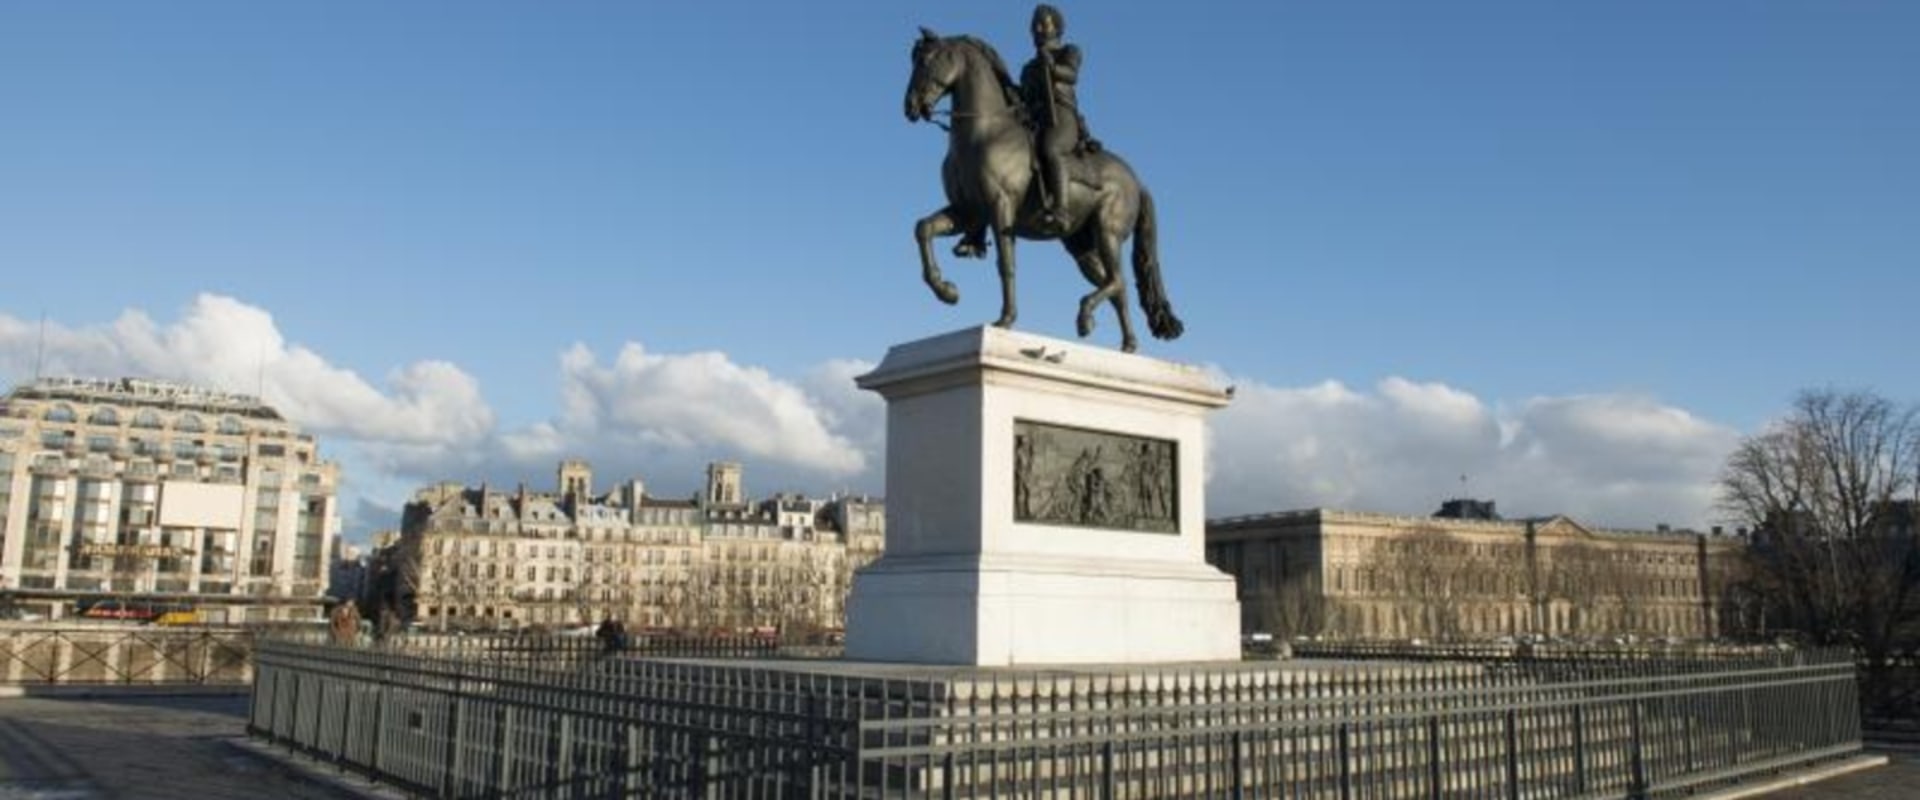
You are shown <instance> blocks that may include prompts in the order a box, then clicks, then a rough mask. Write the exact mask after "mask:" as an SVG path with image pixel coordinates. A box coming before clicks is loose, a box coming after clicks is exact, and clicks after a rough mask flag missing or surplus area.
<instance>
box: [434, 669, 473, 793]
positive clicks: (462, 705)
mask: <svg viewBox="0 0 1920 800" xmlns="http://www.w3.org/2000/svg"><path fill="white" fill-rule="evenodd" d="M454 686H455V687H456V688H455V690H454V691H456V692H459V691H460V689H459V688H458V687H459V679H458V678H455V680H454ZM466 705H467V698H466V695H464V694H455V695H454V698H453V702H452V703H450V704H448V706H447V766H446V774H445V775H444V776H442V778H441V780H440V796H441V797H458V796H460V791H459V788H460V766H461V762H462V761H463V760H464V757H465V755H466V753H465V750H466V747H464V745H465V744H466V737H465V731H463V730H462V728H463V727H465V726H464V724H463V723H465V722H466V720H465V719H464V718H465V716H466V715H465V714H463V713H462V712H464V711H465V710H466Z"/></svg>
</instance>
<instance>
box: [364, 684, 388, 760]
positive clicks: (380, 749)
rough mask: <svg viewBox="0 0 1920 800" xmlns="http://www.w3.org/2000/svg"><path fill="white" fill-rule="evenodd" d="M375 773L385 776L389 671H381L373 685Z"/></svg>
mask: <svg viewBox="0 0 1920 800" xmlns="http://www.w3.org/2000/svg"><path fill="white" fill-rule="evenodd" d="M373 693H374V698H373V758H371V759H368V760H369V761H372V762H373V771H374V774H376V775H385V774H386V773H385V772H382V771H381V770H380V762H381V760H382V759H381V758H380V756H381V754H382V753H384V752H386V747H384V746H383V745H385V744H386V742H385V739H386V736H387V671H386V670H384V669H382V670H380V677H379V678H377V679H376V682H375V683H374V685H373Z"/></svg>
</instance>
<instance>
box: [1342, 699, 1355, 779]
mask: <svg viewBox="0 0 1920 800" xmlns="http://www.w3.org/2000/svg"><path fill="white" fill-rule="evenodd" d="M1340 713H1342V714H1344V713H1347V709H1345V708H1342V709H1340ZM1350 725H1351V723H1348V722H1346V721H1345V720H1342V721H1341V722H1340V736H1339V742H1340V800H1353V742H1352V733H1351V731H1350V730H1349V727H1350Z"/></svg>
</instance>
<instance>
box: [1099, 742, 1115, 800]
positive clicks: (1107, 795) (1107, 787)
mask: <svg viewBox="0 0 1920 800" xmlns="http://www.w3.org/2000/svg"><path fill="white" fill-rule="evenodd" d="M1116 788H1117V787H1115V786H1114V785H1113V740H1112V739H1108V740H1106V741H1104V742H1101V743H1100V797H1101V798H1103V800H1113V798H1115V797H1117V796H1119V793H1118V792H1116V791H1115V789H1116Z"/></svg>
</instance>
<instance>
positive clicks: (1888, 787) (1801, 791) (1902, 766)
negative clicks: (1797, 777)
mask: <svg viewBox="0 0 1920 800" xmlns="http://www.w3.org/2000/svg"><path fill="white" fill-rule="evenodd" d="M1868 752H1877V753H1879V754H1881V755H1884V756H1886V757H1887V765H1886V766H1884V767H1875V768H1873V769H1869V770H1863V771H1860V772H1856V773H1854V774H1852V775H1842V776H1840V777H1837V778H1834V779H1832V780H1825V781H1821V782H1819V783H1815V784H1810V785H1807V786H1800V787H1796V788H1792V789H1786V790H1783V791H1779V792H1774V793H1773V794H1769V795H1767V800H1912V798H1915V797H1920V750H1911V749H1902V750H1897V751H1888V750H1878V751H1876V750H1873V749H1872V748H1868Z"/></svg>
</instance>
